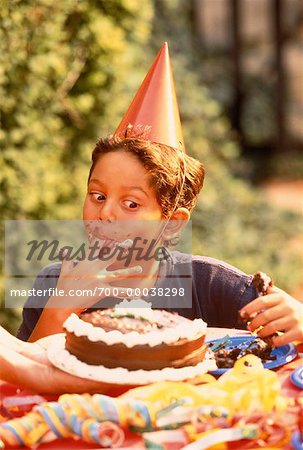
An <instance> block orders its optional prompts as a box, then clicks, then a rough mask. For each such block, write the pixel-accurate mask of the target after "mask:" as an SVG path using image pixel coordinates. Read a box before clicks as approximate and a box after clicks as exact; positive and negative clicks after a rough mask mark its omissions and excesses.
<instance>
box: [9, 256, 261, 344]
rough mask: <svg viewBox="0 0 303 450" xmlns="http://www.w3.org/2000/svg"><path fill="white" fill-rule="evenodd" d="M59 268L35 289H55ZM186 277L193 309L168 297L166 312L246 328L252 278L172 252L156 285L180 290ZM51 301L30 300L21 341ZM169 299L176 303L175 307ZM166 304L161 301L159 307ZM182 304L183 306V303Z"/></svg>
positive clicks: (45, 272) (45, 273) (109, 302)
mask: <svg viewBox="0 0 303 450" xmlns="http://www.w3.org/2000/svg"><path fill="white" fill-rule="evenodd" d="M60 268H61V263H55V264H51V265H49V266H46V267H44V268H43V269H42V271H41V272H40V273H39V275H38V276H37V278H36V280H35V283H34V285H33V287H34V288H35V289H36V290H38V289H40V290H42V291H43V290H48V289H49V288H55V287H56V285H57V281H58V277H59V274H60ZM186 273H191V277H190V283H191V290H192V303H191V305H189V307H188V305H186V307H181V308H180V307H178V308H176V298H172V297H168V302H167V305H165V307H164V308H163V309H166V310H168V311H172V312H174V311H175V312H178V313H179V314H181V315H182V316H184V317H187V318H189V319H195V318H202V319H203V320H204V321H205V322H206V323H207V325H208V326H211V327H228V328H244V324H243V322H242V321H241V319H240V318H239V315H238V311H239V310H240V309H241V308H242V307H243V306H245V305H246V304H247V303H249V302H251V301H252V300H254V299H255V298H256V297H258V293H257V291H256V289H255V287H254V285H253V283H252V278H253V277H252V275H247V274H245V273H244V272H242V271H240V270H239V269H237V268H236V267H233V266H231V265H230V264H227V263H225V262H223V261H219V260H217V259H214V258H209V257H205V256H198V255H188V254H185V253H180V252H176V251H173V252H171V253H169V258H168V259H167V260H164V261H162V262H161V263H160V271H159V274H160V275H161V277H160V280H162V281H159V282H157V283H158V287H159V286H165V287H168V289H170V288H171V287H177V288H178V287H181V286H182V285H183V284H184V278H186V277H184V274H186ZM180 274H181V276H180ZM187 281H188V278H187ZM156 286H157V284H156ZM48 298H49V297H48V295H45V296H44V297H39V298H36V297H33V296H32V297H29V298H28V299H27V301H26V303H25V305H24V308H23V321H22V324H21V326H20V328H19V331H18V335H17V336H18V338H20V339H22V340H24V341H26V340H28V338H29V337H30V335H31V333H32V331H33V330H34V328H35V325H36V323H37V321H38V319H39V317H40V315H41V313H42V311H43V306H44V305H45V304H46V303H47V301H48ZM169 299H170V300H171V301H173V303H172V304H170V300H169ZM152 300H153V301H152V306H153V307H157V306H158V305H157V299H152ZM119 301H121V300H120V299H119ZM147 301H149V298H147ZM163 301H164V300H163V298H162V299H161V305H160V307H162V304H163ZM181 301H183V303H184V299H181ZM115 303H117V299H104V300H101V301H100V302H99V303H97V304H95V305H94V308H105V307H110V306H113V304H115ZM37 305H39V307H37ZM180 305H181V306H182V304H181V303H178V306H180ZM183 306H185V305H183Z"/></svg>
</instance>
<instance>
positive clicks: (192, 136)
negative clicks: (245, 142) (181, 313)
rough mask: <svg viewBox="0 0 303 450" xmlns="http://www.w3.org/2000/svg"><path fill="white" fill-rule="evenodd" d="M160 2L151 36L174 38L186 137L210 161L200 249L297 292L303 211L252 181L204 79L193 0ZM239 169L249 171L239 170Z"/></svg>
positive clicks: (199, 215) (196, 240)
mask: <svg viewBox="0 0 303 450" xmlns="http://www.w3.org/2000/svg"><path fill="white" fill-rule="evenodd" d="M154 4H155V20H154V31H153V33H152V44H153V46H154V48H155V49H156V48H159V45H160V43H161V42H162V41H163V40H168V41H169V45H170V49H171V57H172V64H173V69H174V76H175V79H176V89H177V94H178V98H179V102H180V111H181V115H182V124H183V129H184V134H185V145H186V146H187V151H188V153H189V154H191V155H193V156H195V157H196V158H198V159H199V160H200V161H202V162H203V163H204V165H205V167H206V181H205V187H204V188H203V190H202V193H201V196H200V200H199V202H198V204H197V207H196V209H195V211H194V213H193V216H192V217H193V231H194V233H193V250H194V252H195V253H198V254H205V255H209V256H213V257H215V258H218V259H222V260H225V261H227V262H229V263H231V264H233V265H235V266H236V267H239V268H240V269H242V270H243V271H245V272H247V273H253V272H255V271H257V270H262V271H265V272H267V273H268V274H270V275H271V276H273V278H274V280H276V282H277V284H278V285H279V286H280V287H282V288H284V289H287V290H289V291H292V292H294V290H296V288H297V287H298V286H299V285H300V284H301V283H302V259H303V253H302V246H301V245H300V243H301V244H302V242H303V226H302V217H301V215H299V214H295V213H294V212H291V211H280V210H277V209H275V208H273V207H272V206H271V205H269V204H268V202H266V201H265V199H264V198H263V197H262V193H261V191H259V190H258V189H256V188H255V187H253V186H252V185H251V184H250V183H249V178H250V170H251V168H250V167H249V165H247V164H245V163H243V162H241V159H240V158H239V156H240V148H239V145H238V143H237V140H236V138H237V136H236V135H235V134H234V131H233V130H232V129H231V126H230V123H229V122H228V120H227V119H226V117H225V116H224V114H223V109H222V108H221V107H220V104H219V103H218V102H217V101H215V100H214V98H213V93H212V91H209V90H208V89H207V88H206V87H205V84H204V71H205V70H208V69H207V67H205V63H204V61H203V60H201V52H200V48H199V43H198V41H197V40H196V36H195V34H194V33H193V32H192V27H191V26H190V23H191V20H192V10H191V2H189V1H187V0H178V1H174V0H168V1H166V2H163V1H161V0H155V2H154ZM180 36H181V38H180ZM239 166H241V170H239ZM239 171H240V172H241V173H242V174H243V176H244V177H245V178H246V179H239V178H238V177H237V176H236V173H238V172H239Z"/></svg>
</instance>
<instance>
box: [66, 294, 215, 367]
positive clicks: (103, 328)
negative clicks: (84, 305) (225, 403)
mask: <svg viewBox="0 0 303 450" xmlns="http://www.w3.org/2000/svg"><path fill="white" fill-rule="evenodd" d="M132 302H133V301H132ZM132 302H131V301H130V302H128V301H126V300H124V301H123V302H122V303H120V304H119V305H117V306H116V307H115V308H111V309H105V310H96V311H93V312H84V313H82V314H80V315H79V316H77V315H76V314H72V315H71V316H70V317H69V318H68V319H67V320H66V321H65V323H64V329H65V331H66V342H65V349H66V350H67V351H68V352H69V353H70V354H71V355H73V356H75V357H76V358H77V359H78V360H80V361H82V362H83V363H86V364H88V365H92V366H103V367H106V368H110V369H112V368H118V367H122V368H125V369H127V370H129V371H135V370H140V369H143V370H145V371H152V370H159V369H160V370H161V369H164V368H183V367H188V366H196V365H197V364H199V363H201V362H202V361H203V360H204V356H205V350H206V345H205V344H204V339H205V332H206V323H205V322H203V320H201V319H195V320H193V321H192V320H189V319H186V318H185V317H182V316H180V315H178V314H176V313H170V312H168V311H163V310H154V309H151V308H150V307H146V306H144V307H133V305H134V304H133V303H132ZM137 302H138V301H137ZM139 302H140V300H139ZM142 302H143V301H142ZM143 304H145V305H146V304H147V303H146V302H143ZM136 305H138V303H136ZM147 305H149V304H147Z"/></svg>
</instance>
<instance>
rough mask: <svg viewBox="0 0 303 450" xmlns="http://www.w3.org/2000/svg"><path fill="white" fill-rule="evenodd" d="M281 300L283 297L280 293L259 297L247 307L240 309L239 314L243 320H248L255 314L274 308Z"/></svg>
mask: <svg viewBox="0 0 303 450" xmlns="http://www.w3.org/2000/svg"><path fill="white" fill-rule="evenodd" d="M280 300H281V296H280V294H278V293H274V294H268V295H263V296H262V297H258V298H256V299H255V300H253V301H252V302H250V303H248V304H247V305H245V306H244V307H243V308H242V309H240V311H239V314H240V316H241V317H242V318H243V319H246V318H247V317H251V316H252V315H254V314H258V313H259V312H261V311H262V310H263V309H266V308H271V307H272V306H275V305H277V304H278V303H279V302H280Z"/></svg>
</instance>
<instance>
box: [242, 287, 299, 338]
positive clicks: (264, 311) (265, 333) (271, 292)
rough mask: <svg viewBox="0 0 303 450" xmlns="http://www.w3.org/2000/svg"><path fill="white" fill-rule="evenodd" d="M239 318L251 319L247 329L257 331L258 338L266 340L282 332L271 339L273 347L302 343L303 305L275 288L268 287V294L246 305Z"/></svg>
mask: <svg viewBox="0 0 303 450" xmlns="http://www.w3.org/2000/svg"><path fill="white" fill-rule="evenodd" d="M240 316H241V317H243V318H244V317H247V316H249V317H251V318H252V320H251V322H250V323H249V325H248V326H247V328H248V329H249V330H250V331H251V332H254V331H256V330H258V328H260V327H262V328H261V330H260V331H258V336H259V337H260V338H266V337H269V336H271V335H272V334H274V333H275V332H276V331H283V332H284V334H283V335H281V336H277V337H273V345H274V346H276V347H278V346H280V345H285V344H288V343H289V342H293V341H303V304H302V302H300V301H299V300H296V299H295V298H293V297H291V296H290V295H289V294H287V293H286V292H284V291H282V290H281V289H279V288H277V287H276V286H272V287H269V289H268V294H267V295H264V296H261V297H258V298H257V299H255V300H253V301H252V302H250V303H248V304H247V305H246V306H245V307H244V308H242V309H241V311H240Z"/></svg>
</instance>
